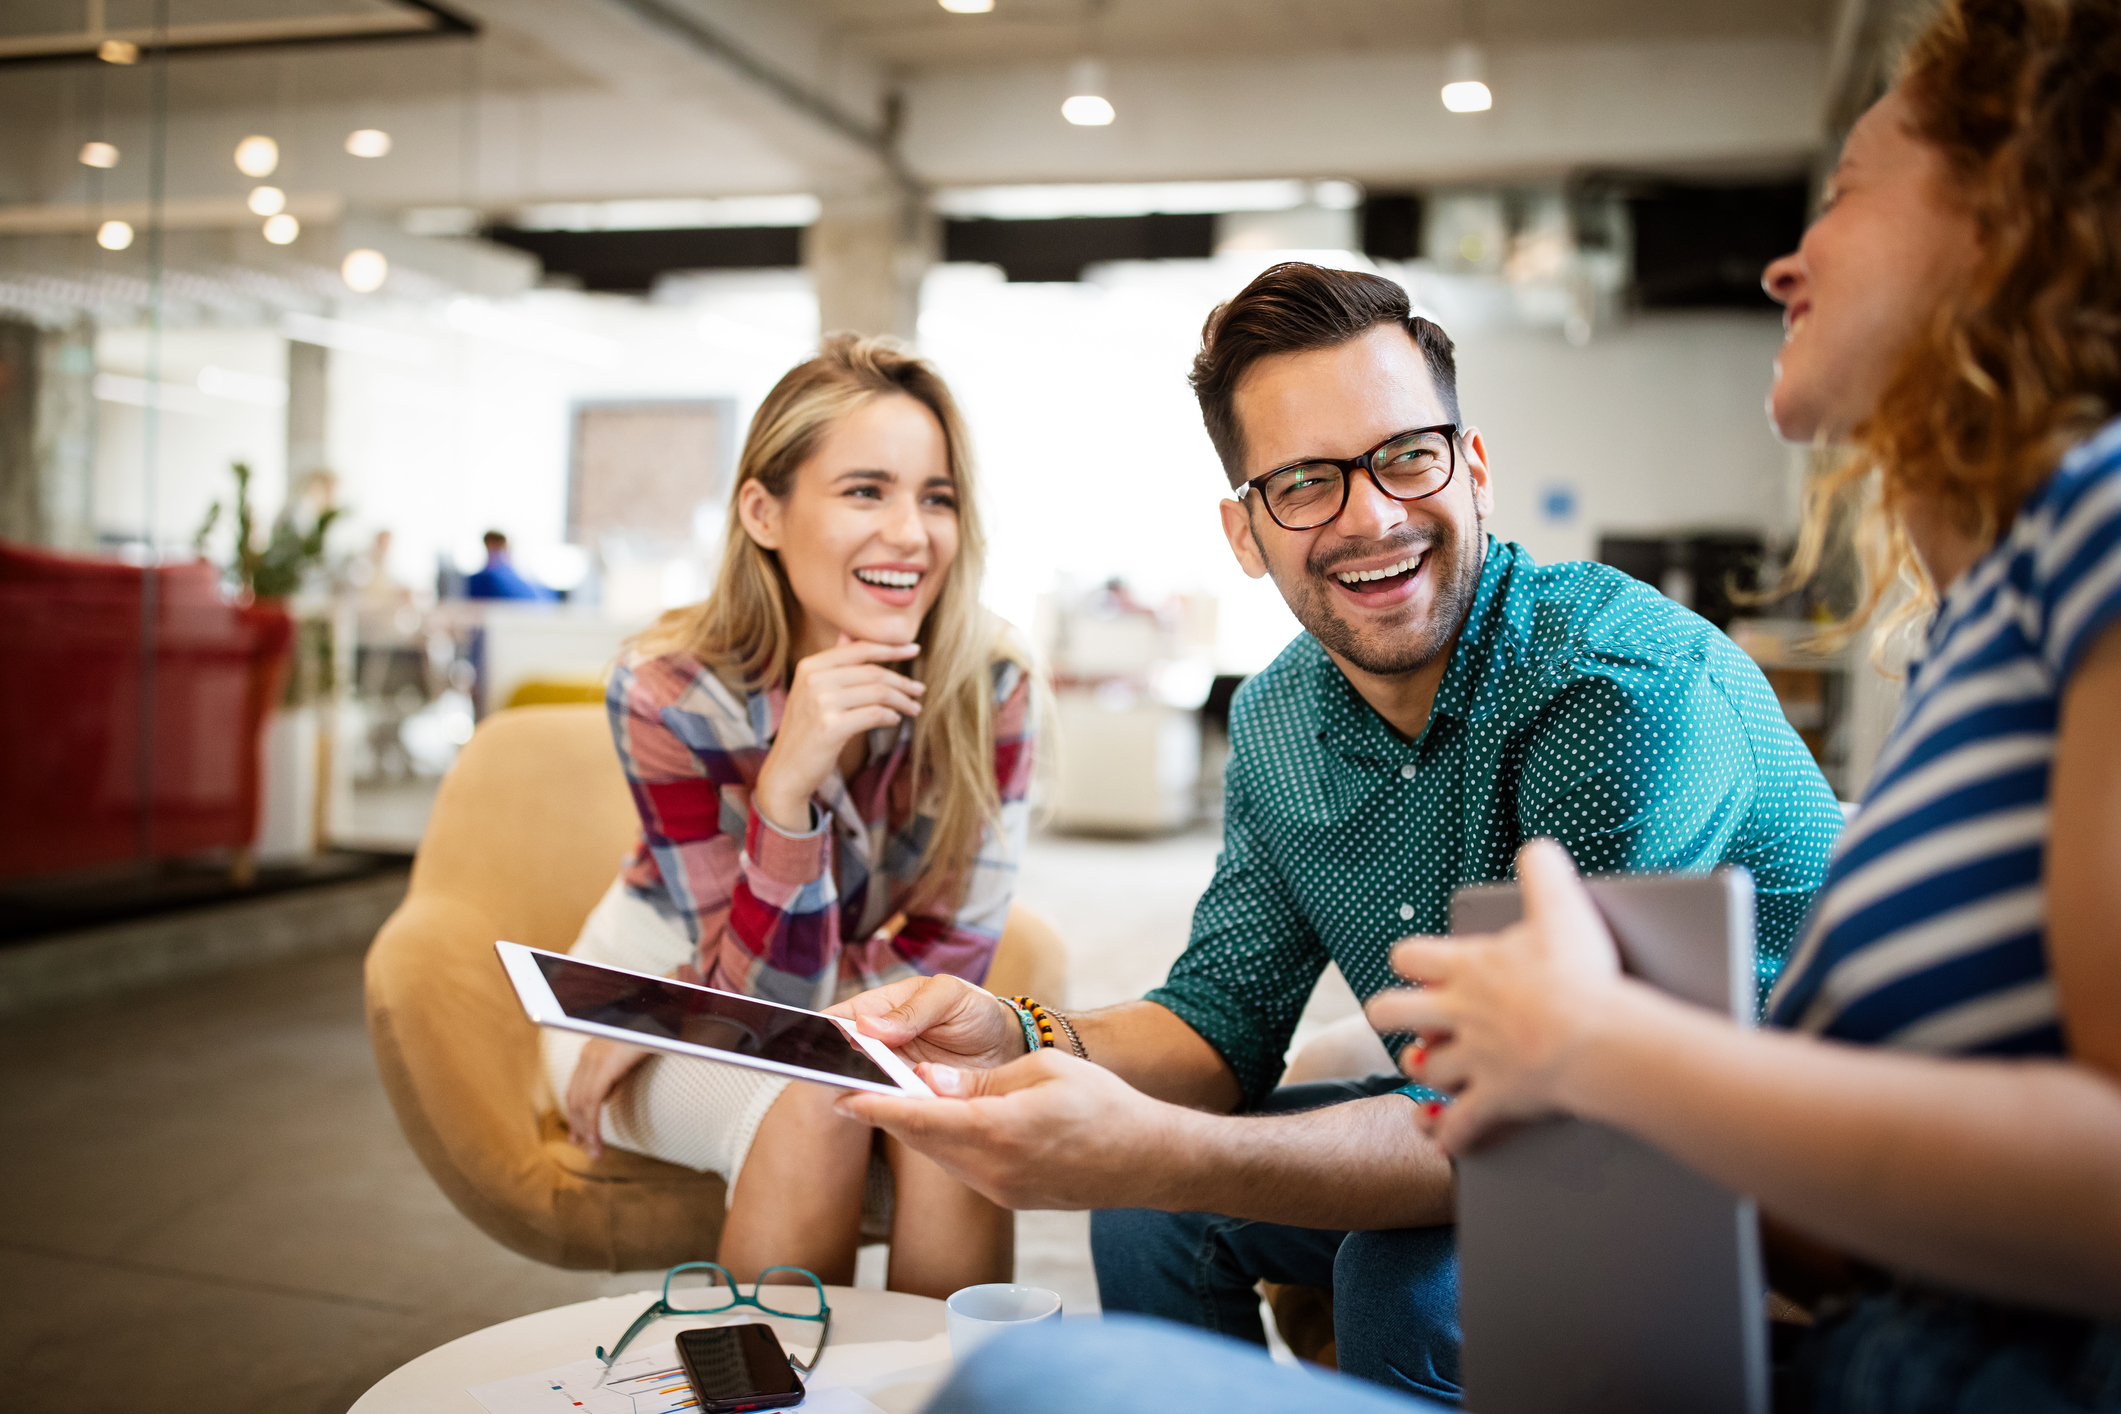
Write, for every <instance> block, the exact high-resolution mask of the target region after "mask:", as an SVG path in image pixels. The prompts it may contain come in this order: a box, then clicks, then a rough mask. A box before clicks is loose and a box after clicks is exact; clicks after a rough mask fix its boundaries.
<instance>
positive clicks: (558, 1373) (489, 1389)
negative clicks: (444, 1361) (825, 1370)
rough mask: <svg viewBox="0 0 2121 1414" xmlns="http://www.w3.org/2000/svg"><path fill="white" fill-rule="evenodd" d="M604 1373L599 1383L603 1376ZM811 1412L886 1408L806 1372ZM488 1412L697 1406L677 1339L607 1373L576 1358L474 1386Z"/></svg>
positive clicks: (655, 1412) (658, 1412) (620, 1413)
mask: <svg viewBox="0 0 2121 1414" xmlns="http://www.w3.org/2000/svg"><path fill="white" fill-rule="evenodd" d="M600 1375H601V1376H603V1379H602V1382H601V1383H599V1381H598V1376H600ZM803 1385H804V1389H805V1394H804V1397H803V1402H802V1403H801V1404H798V1405H794V1406H792V1407H793V1408H796V1409H804V1410H808V1411H810V1414H882V1411H880V1410H878V1409H877V1407H876V1406H875V1405H874V1404H871V1403H870V1402H869V1401H868V1400H866V1399H864V1398H862V1397H861V1396H860V1395H858V1394H856V1393H855V1392H854V1391H853V1390H851V1389H848V1388H847V1387H846V1386H845V1385H838V1384H834V1383H833V1382H832V1381H831V1380H825V1379H819V1378H817V1377H816V1376H814V1375H805V1376H804V1377H803ZM469 1393H470V1395H471V1397H472V1398H473V1399H476V1400H477V1401H479V1403H481V1404H483V1405H485V1406H486V1409H487V1414H673V1411H677V1410H685V1409H695V1408H698V1405H699V1402H698V1401H697V1400H695V1399H694V1398H693V1397H692V1386H691V1385H689V1384H687V1383H685V1367H684V1366H682V1365H680V1364H679V1363H678V1348H677V1343H676V1342H675V1341H665V1342H663V1344H661V1345H658V1346H654V1347H652V1348H650V1349H647V1350H637V1351H633V1352H631V1353H629V1354H628V1355H626V1356H625V1357H624V1358H623V1359H621V1360H620V1361H619V1362H618V1363H617V1364H615V1365H613V1366H612V1367H611V1370H610V1372H609V1373H608V1374H607V1373H606V1372H605V1370H604V1363H603V1362H602V1361H601V1360H577V1361H575V1362H574V1363H573V1364H572V1365H561V1366H558V1367H557V1368H555V1369H551V1370H545V1371H542V1372H540V1373H538V1374H535V1375H517V1376H515V1377H514V1378H513V1379H506V1380H495V1381H494V1382H493V1383H492V1384H489V1385H479V1386H477V1387H475V1388H474V1389H472V1390H470V1391H469Z"/></svg>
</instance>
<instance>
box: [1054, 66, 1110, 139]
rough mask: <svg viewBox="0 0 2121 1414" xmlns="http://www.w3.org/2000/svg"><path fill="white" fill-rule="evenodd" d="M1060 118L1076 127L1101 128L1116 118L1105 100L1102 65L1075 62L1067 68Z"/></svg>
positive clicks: (1108, 101)
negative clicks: (1065, 97) (1065, 94)
mask: <svg viewBox="0 0 2121 1414" xmlns="http://www.w3.org/2000/svg"><path fill="white" fill-rule="evenodd" d="M1061 116H1062V117H1063V118H1066V119H1067V120H1068V121H1069V122H1071V123H1073V124H1075V126H1077V127H1079V128H1101V127H1103V126H1105V125H1106V124H1107V123H1109V122H1111V121H1112V119H1113V117H1114V116H1115V115H1114V113H1113V111H1112V103H1111V101H1110V100H1109V99H1107V98H1106V97H1105V66H1104V65H1103V64H1101V63H1099V62H1098V61H1097V60H1095V59H1078V60H1076V61H1075V63H1074V64H1072V65H1071V66H1069V69H1068V101H1067V102H1065V103H1063V104H1061Z"/></svg>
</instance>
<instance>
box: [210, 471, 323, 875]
mask: <svg viewBox="0 0 2121 1414" xmlns="http://www.w3.org/2000/svg"><path fill="white" fill-rule="evenodd" d="M229 469H230V471H231V472H233V473H234V475H235V479H236V492H235V496H234V498H233V502H232V506H233V515H234V520H235V543H234V546H233V548H232V550H231V551H230V555H229V560H228V563H227V564H226V565H225V566H224V567H223V573H224V575H225V576H226V578H227V579H228V581H229V582H230V583H231V584H232V586H233V587H234V589H235V591H236V593H237V595H238V596H239V598H240V599H242V600H243V601H244V602H245V604H246V606H247V609H248V611H249V612H252V613H257V614H261V615H276V616H279V617H282V618H289V619H291V620H292V621H293V627H294V633H293V643H294V652H293V662H292V671H287V670H286V669H287V666H288V665H287V664H286V663H285V661H284V660H283V662H282V663H280V664H276V665H274V667H273V668H272V669H270V670H269V671H268V672H267V674H266V675H265V676H264V677H262V678H260V679H259V680H257V681H254V682H253V683H252V684H251V691H252V692H254V693H257V694H260V695H262V696H264V697H265V698H266V700H268V701H271V700H273V699H275V698H276V699H277V702H276V710H275V711H274V713H273V716H272V718H271V720H270V721H269V722H268V723H267V726H266V731H265V747H264V783H263V791H262V793H263V796H264V809H263V811H262V812H261V813H262V819H261V821H260V824H259V828H258V854H259V855H260V856H261V857H263V858H266V859H271V858H274V857H280V858H290V857H296V858H298V857H301V856H305V855H309V854H313V853H315V852H316V850H317V848H318V846H319V845H320V844H321V843H322V842H323V829H322V821H323V819H324V814H325V810H324V795H323V790H322V783H323V782H326V781H329V780H330V779H331V773H330V758H329V753H330V750H331V737H332V732H331V725H332V724H331V722H330V721H329V720H323V721H320V720H319V718H320V717H328V709H329V708H330V706H331V704H332V701H333V695H334V693H335V692H336V689H337V674H336V673H335V671H334V663H335V659H336V647H337V645H336V643H335V641H334V636H333V630H332V619H331V616H330V615H329V613H322V614H318V613H293V612H291V610H290V601H291V600H293V599H294V597H295V596H296V594H297V593H298V592H299V591H300V590H301V589H302V587H303V585H304V584H305V583H306V582H307V581H308V580H309V578H310V576H311V574H312V572H313V571H315V570H316V569H318V568H319V567H320V566H322V564H323V563H324V553H325V551H324V542H325V538H326V536H327V535H329V533H330V531H331V527H332V523H333V522H334V521H336V520H337V519H338V518H339V515H340V508H339V507H337V506H335V505H332V504H330V481H329V478H328V477H327V476H324V475H322V474H318V475H315V476H313V477H312V478H310V479H309V484H310V487H311V488H312V489H321V496H317V497H304V496H302V495H299V494H291V495H290V496H289V497H288V504H287V506H286V508H285V509H283V510H282V511H281V512H280V514H279V515H278V516H276V517H274V519H273V523H272V528H271V531H270V532H269V533H268V534H267V535H266V536H265V537H264V541H263V543H262V544H261V543H259V536H258V533H257V521H256V518H255V516H254V515H253V514H252V511H251V504H250V477H251V471H250V467H249V465H248V464H246V463H244V462H235V463H232V464H231V466H230V468H229ZM305 499H320V500H322V502H323V504H322V505H320V506H319V507H318V508H317V509H315V510H314V512H313V513H312V514H311V515H310V517H309V524H308V525H307V526H306V527H305V526H303V525H302V524H300V523H299V517H300V511H301V505H300V503H301V502H302V501H303V500H305ZM222 513H223V505H222V503H221V502H220V501H218V500H217V501H215V502H214V503H213V504H212V505H211V506H209V507H208V508H207V512H206V519H205V521H204V522H203V523H202V524H201V525H200V526H199V533H198V535H197V536H196V537H195V538H194V540H193V547H194V548H195V549H196V550H197V552H198V554H199V555H200V557H201V558H207V541H208V539H209V538H210V537H211V536H212V534H213V532H214V530H215V528H216V527H217V526H218V525H219V524H220V521H221V516H222Z"/></svg>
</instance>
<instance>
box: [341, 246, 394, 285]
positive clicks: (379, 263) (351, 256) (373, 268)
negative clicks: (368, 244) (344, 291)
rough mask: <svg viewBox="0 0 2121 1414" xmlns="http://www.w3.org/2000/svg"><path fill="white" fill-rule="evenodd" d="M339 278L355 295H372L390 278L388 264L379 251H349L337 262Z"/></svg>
mask: <svg viewBox="0 0 2121 1414" xmlns="http://www.w3.org/2000/svg"><path fill="white" fill-rule="evenodd" d="M339 277H340V278H341V279H343V280H345V281H346V287H347V288H348V289H350V290H352V291H353V292H354V293H355V294H357V295H372V294H374V293H375V292H376V291H377V290H380V289H382V288H383V282H384V281H385V280H388V279H389V278H390V262H389V261H387V260H385V259H384V258H383V252H382V251H380V250H350V251H348V252H346V259H344V260H342V261H340V262H339Z"/></svg>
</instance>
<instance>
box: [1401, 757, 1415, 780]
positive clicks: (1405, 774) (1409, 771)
mask: <svg viewBox="0 0 2121 1414" xmlns="http://www.w3.org/2000/svg"><path fill="white" fill-rule="evenodd" d="M1399 778H1400V779H1401V780H1403V781H1411V780H1413V779H1414V763H1413V762H1412V761H1409V762H1408V763H1407V764H1406V765H1404V766H1402V767H1400V768H1399Z"/></svg>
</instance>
